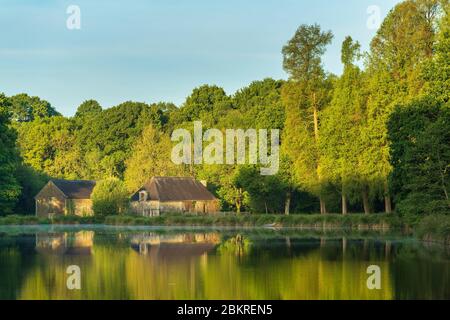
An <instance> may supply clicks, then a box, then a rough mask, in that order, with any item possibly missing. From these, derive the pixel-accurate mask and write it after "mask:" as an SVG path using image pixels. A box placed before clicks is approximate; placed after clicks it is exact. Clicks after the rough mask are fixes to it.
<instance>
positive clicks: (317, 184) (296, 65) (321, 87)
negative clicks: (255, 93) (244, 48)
mask: <svg viewBox="0 0 450 320" xmlns="http://www.w3.org/2000/svg"><path fill="white" fill-rule="evenodd" d="M332 39H333V35H332V33H331V31H326V32H323V31H322V30H321V29H320V27H319V26H318V25H310V26H308V25H302V26H300V27H299V28H298V30H297V31H296V33H295V35H294V37H293V38H292V39H291V40H290V41H289V42H288V43H287V44H286V45H285V46H284V47H283V56H284V60H283V67H284V69H285V71H286V72H288V73H289V75H290V81H289V82H288V83H287V84H286V85H285V86H284V88H283V93H282V95H283V101H284V104H285V107H286V123H285V126H284V135H283V143H284V144H286V145H287V146H288V148H287V149H286V150H287V153H286V155H287V156H288V157H289V158H290V160H291V161H292V163H293V169H294V171H295V176H296V179H297V180H298V182H299V185H301V187H302V188H304V189H305V190H307V191H309V192H311V193H313V194H315V195H317V196H318V197H319V198H320V212H321V213H326V212H327V209H326V203H325V198H324V196H325V195H324V189H325V188H324V185H325V184H326V183H325V181H324V180H323V177H322V176H321V173H320V172H321V171H320V165H321V164H320V156H319V147H318V146H319V139H320V135H319V122H320V120H319V114H320V111H321V110H323V109H324V108H325V107H326V105H327V104H328V103H329V100H330V91H331V88H332V79H331V78H330V77H327V75H326V74H325V72H324V70H323V67H322V60H321V57H322V55H323V54H324V53H325V48H326V46H327V45H328V44H329V43H330V42H331V40H332Z"/></svg>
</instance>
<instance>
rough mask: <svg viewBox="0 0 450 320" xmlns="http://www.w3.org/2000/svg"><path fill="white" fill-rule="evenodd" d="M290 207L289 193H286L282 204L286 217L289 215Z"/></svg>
mask: <svg viewBox="0 0 450 320" xmlns="http://www.w3.org/2000/svg"><path fill="white" fill-rule="evenodd" d="M290 207H291V192H290V191H288V192H287V193H286V202H285V204H284V214H285V215H287V216H288V215H289V213H290Z"/></svg>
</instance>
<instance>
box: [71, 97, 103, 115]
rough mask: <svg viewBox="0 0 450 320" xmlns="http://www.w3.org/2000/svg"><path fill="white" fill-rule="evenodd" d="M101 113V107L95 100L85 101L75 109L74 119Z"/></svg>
mask: <svg viewBox="0 0 450 320" xmlns="http://www.w3.org/2000/svg"><path fill="white" fill-rule="evenodd" d="M100 112H102V107H101V106H100V104H99V103H98V102H97V101H95V100H86V101H84V102H83V103H82V104H80V106H79V107H78V109H77V112H76V113H75V118H85V117H91V116H96V115H98V113H100Z"/></svg>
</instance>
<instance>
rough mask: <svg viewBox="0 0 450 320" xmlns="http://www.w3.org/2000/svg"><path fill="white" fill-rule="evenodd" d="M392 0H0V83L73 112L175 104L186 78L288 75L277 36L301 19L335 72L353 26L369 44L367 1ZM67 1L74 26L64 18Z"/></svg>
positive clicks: (189, 83) (192, 81)
mask: <svg viewBox="0 0 450 320" xmlns="http://www.w3.org/2000/svg"><path fill="white" fill-rule="evenodd" d="M398 2H399V1H398V0H314V1H306V0H189V1H188V0H177V1H175V0H147V1H144V0H128V1H125V0H97V1H96V0H71V1H57V0H53V1H50V0H39V1H38V0H0V39H1V41H0V92H4V93H5V94H7V95H13V94H17V93H21V92H26V93H28V94H30V95H37V96H39V97H41V98H43V99H46V100H48V101H49V102H50V103H52V105H53V106H54V107H56V108H57V110H58V111H60V112H62V113H63V114H64V115H68V116H70V115H73V114H74V113H75V111H76V108H77V106H78V105H79V104H80V103H81V102H83V101H84V100H87V99H96V100H97V101H99V102H100V104H101V105H102V106H103V107H105V108H108V107H111V106H114V105H117V104H119V103H121V102H124V101H127V100H133V101H143V102H148V103H151V102H158V101H171V102H174V103H176V104H181V103H182V102H183V101H184V99H185V97H186V96H188V95H189V94H190V92H191V91H192V89H193V88H195V87H197V86H200V85H202V84H216V85H218V86H221V87H223V88H224V89H225V90H226V91H227V93H229V94H232V93H234V92H235V91H236V90H237V89H239V88H241V87H244V86H246V85H248V84H249V83H250V82H252V81H254V80H260V79H263V78H265V77H273V78H275V79H285V78H287V75H286V74H285V72H284V71H283V69H282V55H281V48H282V46H283V45H284V44H285V43H286V42H287V41H288V40H289V39H290V38H291V37H292V36H293V34H294V32H295V31H296V29H297V27H298V26H299V25H301V24H304V23H307V24H311V23H319V24H320V25H321V27H322V28H323V29H327V30H328V29H330V30H332V31H333V33H334V35H335V38H334V40H333V44H332V45H331V46H330V47H329V48H328V51H327V53H326V55H325V57H324V65H325V68H326V70H328V71H330V72H334V73H336V74H339V73H341V69H342V68H341V63H340V46H341V43H342V41H343V39H344V38H345V36H346V35H351V36H352V37H353V38H354V39H357V40H359V41H360V42H361V44H362V47H363V49H367V48H368V46H369V43H370V39H371V38H372V37H373V35H374V34H375V32H376V30H373V29H369V28H368V27H367V20H368V18H369V14H368V13H367V8H368V7H369V6H370V5H378V6H379V8H380V9H381V13H382V17H384V15H385V14H386V13H387V12H388V11H389V10H390V9H391V8H392V7H393V6H394V5H395V4H396V3H398ZM69 5H78V6H79V7H80V10H81V29H80V30H69V29H67V28H66V20H67V18H68V16H69V15H68V14H67V13H66V9H67V7H68V6H69Z"/></svg>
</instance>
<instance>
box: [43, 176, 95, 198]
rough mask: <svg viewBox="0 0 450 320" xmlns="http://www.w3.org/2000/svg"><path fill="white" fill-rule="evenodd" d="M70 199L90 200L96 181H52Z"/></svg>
mask: <svg viewBox="0 0 450 320" xmlns="http://www.w3.org/2000/svg"><path fill="white" fill-rule="evenodd" d="M51 182H53V183H54V184H55V185H56V187H57V188H58V189H59V190H61V191H62V192H63V193H64V194H65V195H66V197H67V198H69V199H90V198H91V194H92V191H93V190H94V187H95V181H90V180H57V179H54V180H51Z"/></svg>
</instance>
